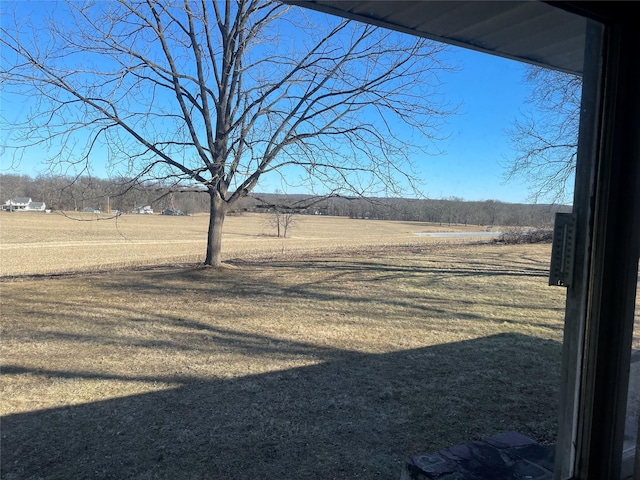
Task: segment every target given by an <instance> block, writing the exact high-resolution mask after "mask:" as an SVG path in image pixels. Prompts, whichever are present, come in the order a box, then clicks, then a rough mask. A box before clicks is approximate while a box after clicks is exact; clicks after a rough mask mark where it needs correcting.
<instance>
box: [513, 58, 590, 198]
mask: <svg viewBox="0 0 640 480" xmlns="http://www.w3.org/2000/svg"><path fill="white" fill-rule="evenodd" d="M525 81H526V82H527V83H528V84H529V85H531V86H532V90H531V93H530V95H529V98H528V99H527V103H528V104H529V105H531V107H532V110H531V111H528V112H523V113H522V117H521V118H520V119H517V120H516V121H515V122H514V124H513V128H512V129H511V131H510V132H509V135H510V137H511V143H512V145H513V147H514V149H515V152H516V153H515V155H514V157H513V158H511V159H508V160H507V162H506V165H505V166H506V170H505V177H506V179H507V180H513V179H521V180H524V181H525V183H527V184H528V185H529V189H530V199H531V200H533V201H535V202H537V201H539V200H543V199H546V200H550V201H553V202H564V201H567V200H568V198H567V196H568V193H570V191H571V185H570V182H571V181H572V180H573V178H574V174H575V166H576V152H577V148H578V126H579V123H580V99H581V95H582V79H581V78H580V77H578V76H575V75H571V74H568V73H563V72H559V71H555V70H549V69H546V68H542V67H535V66H530V67H527V71H526V74H525Z"/></svg>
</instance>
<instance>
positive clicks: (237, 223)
mask: <svg viewBox="0 0 640 480" xmlns="http://www.w3.org/2000/svg"><path fill="white" fill-rule="evenodd" d="M68 215H69V216H72V217H73V218H75V219H76V220H75V221H74V220H71V219H69V218H67V217H65V216H63V215H60V214H50V215H45V214H38V213H11V214H10V213H6V212H2V213H0V277H2V276H14V275H37V274H56V273H66V272H73V271H100V270H105V269H114V268H122V267H124V268H128V267H132V266H149V265H161V264H170V263H171V264H176V263H197V262H201V261H202V260H203V259H204V254H205V250H206V232H207V222H208V216H207V215H204V214H201V215H194V216H188V217H172V216H163V215H123V216H120V217H118V219H117V220H115V219H111V220H106V219H103V220H100V221H96V216H95V215H93V214H82V213H69V214H68ZM105 217H106V216H104V215H103V216H102V218H105ZM269 219H270V217H269V216H268V215H261V214H246V215H242V216H229V217H228V218H227V220H226V222H225V229H224V235H223V255H224V258H226V259H233V258H238V257H242V258H244V259H246V258H255V257H264V255H272V256H273V255H278V256H282V254H283V253H285V254H289V253H292V254H295V253H296V252H301V251H304V252H309V251H312V252H313V251H315V252H321V251H327V250H335V249H336V248H341V247H353V246H356V245H358V246H375V245H377V246H380V245H398V244H408V243H409V244H423V243H433V242H434V241H435V239H433V238H428V237H419V236H416V235H415V233H416V232H420V231H443V230H467V231H476V230H478V229H479V227H475V226H473V227H472V226H462V225H460V226H452V227H449V226H439V225H433V224H425V223H419V222H413V223H412V222H386V221H374V220H350V219H348V218H341V217H323V216H300V217H298V218H297V219H296V223H295V224H294V226H293V227H292V229H291V231H290V232H289V233H290V235H289V238H287V239H286V240H283V239H278V238H276V237H275V236H274V234H275V231H274V229H273V227H271V226H270V225H269ZM438 241H440V242H443V240H438ZM448 242H456V240H448Z"/></svg>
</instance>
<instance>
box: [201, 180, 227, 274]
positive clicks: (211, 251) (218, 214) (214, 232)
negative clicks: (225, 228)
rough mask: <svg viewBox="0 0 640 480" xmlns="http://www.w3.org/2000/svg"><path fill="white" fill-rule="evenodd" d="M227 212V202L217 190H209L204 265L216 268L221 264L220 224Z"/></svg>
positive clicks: (222, 222)
mask: <svg viewBox="0 0 640 480" xmlns="http://www.w3.org/2000/svg"><path fill="white" fill-rule="evenodd" d="M226 214H227V204H226V203H225V202H224V200H222V198H221V197H220V194H219V193H218V192H217V191H215V190H214V191H210V192H209V230H208V232H207V256H206V258H205V260H204V264H205V265H210V266H212V267H215V268H218V267H220V265H221V264H222V256H221V251H222V225H223V224H224V217H225V215H226Z"/></svg>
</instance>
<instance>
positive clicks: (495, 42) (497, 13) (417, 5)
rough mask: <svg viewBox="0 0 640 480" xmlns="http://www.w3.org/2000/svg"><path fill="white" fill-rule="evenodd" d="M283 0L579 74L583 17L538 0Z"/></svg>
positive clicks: (584, 25)
mask: <svg viewBox="0 0 640 480" xmlns="http://www.w3.org/2000/svg"><path fill="white" fill-rule="evenodd" d="M285 1H286V3H290V4H295V5H299V6H302V7H307V8H312V9H314V10H318V11H322V12H325V13H330V14H333V15H338V16H342V17H345V18H350V19H354V20H358V21H363V22H368V23H372V24H375V25H378V26H382V27H386V28H390V29H393V30H397V31H401V32H404V33H410V34H412V35H417V36H421V37H425V38H430V39H432V40H436V41H441V42H445V43H449V44H453V45H457V46H462V47H465V48H471V49H474V50H478V51H482V52H485V53H490V54H494V55H499V56H501V57H506V58H510V59H514V60H520V61H524V62H527V63H531V64H535V65H542V66H546V67H551V68H554V69H557V70H561V71H564V72H569V73H574V74H581V73H582V68H583V67H582V64H583V57H584V39H585V34H586V28H587V19H586V18H584V17H582V16H580V15H576V14H573V13H570V12H567V11H566V10H564V9H562V8H557V7H555V6H553V5H551V4H548V3H545V2H541V1H478V0H475V1H456V0H451V1H441V0H439V1H432V0H414V1H389V0H382V1H375V0H351V1H335V0H305V1H301V0H285Z"/></svg>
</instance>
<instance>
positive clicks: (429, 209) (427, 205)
mask: <svg viewBox="0 0 640 480" xmlns="http://www.w3.org/2000/svg"><path fill="white" fill-rule="evenodd" d="M0 191H1V192H2V197H3V198H2V203H4V201H6V200H8V199H10V198H15V197H31V198H32V199H33V200H34V201H42V202H45V203H46V204H47V208H50V209H53V210H65V211H79V212H80V211H83V210H85V209H97V210H101V211H102V212H105V213H107V212H109V211H114V210H117V211H119V212H122V213H127V212H131V211H132V210H133V209H134V208H135V207H139V206H145V205H149V206H151V207H152V208H153V209H154V211H155V212H158V213H159V212H161V211H162V210H165V209H172V210H180V211H181V212H183V213H185V214H187V215H188V214H193V213H199V212H208V210H209V197H208V195H206V194H204V193H202V192H198V191H196V189H195V188H194V189H188V188H176V187H172V186H167V185H163V184H162V183H160V182H145V183H143V184H135V185H132V184H131V182H129V181H128V180H127V179H109V180H105V179H98V178H92V177H79V178H76V179H70V178H67V177H62V176H59V177H50V176H38V177H36V178H32V177H29V176H28V175H11V174H0ZM276 210H278V211H280V212H291V213H296V214H301V215H334V216H345V217H350V218H359V219H373V220H403V221H421V222H435V223H441V224H469V225H479V226H491V225H510V226H547V225H551V224H552V223H553V218H554V215H555V213H556V212H558V211H569V210H570V207H567V206H562V205H530V204H514V203H505V202H500V201H497V200H485V201H465V200H463V199H461V198H456V197H452V198H447V199H408V198H360V197H356V198H347V197H331V198H324V199H323V198H318V197H311V196H309V195H286V194H273V193H256V194H254V195H251V196H250V197H247V198H244V199H242V200H241V201H240V202H238V203H237V204H236V205H235V207H234V211H233V212H230V213H231V214H234V213H235V214H241V213H242V212H274V211H276Z"/></svg>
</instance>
